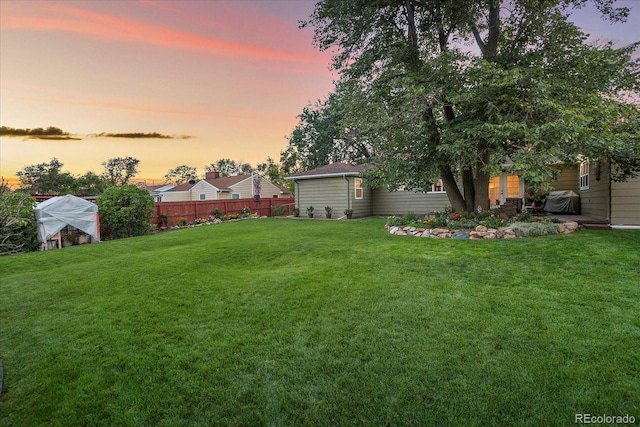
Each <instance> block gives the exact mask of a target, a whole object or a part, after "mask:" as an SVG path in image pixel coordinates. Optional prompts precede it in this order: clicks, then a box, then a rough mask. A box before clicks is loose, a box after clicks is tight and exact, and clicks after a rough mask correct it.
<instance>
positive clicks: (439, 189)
mask: <svg viewBox="0 0 640 427" xmlns="http://www.w3.org/2000/svg"><path fill="white" fill-rule="evenodd" d="M430 192H431V193H444V192H445V191H444V183H443V182H442V180H441V179H439V180H437V181H436V182H434V183H433V185H432V186H431V191H430Z"/></svg>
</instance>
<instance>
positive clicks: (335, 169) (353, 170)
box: [287, 162, 373, 180]
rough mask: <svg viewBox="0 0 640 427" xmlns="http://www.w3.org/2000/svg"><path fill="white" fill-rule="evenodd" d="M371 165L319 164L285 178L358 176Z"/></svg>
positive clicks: (371, 166)
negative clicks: (314, 167)
mask: <svg viewBox="0 0 640 427" xmlns="http://www.w3.org/2000/svg"><path fill="white" fill-rule="evenodd" d="M372 168H373V165H370V164H364V165H350V164H348V163H343V162H337V163H331V164H329V165H325V166H320V167H319V168H316V169H311V170H308V171H304V172H299V173H296V174H293V175H291V176H289V177H287V179H293V180H296V179H312V178H329V177H336V176H358V175H360V173H361V172H364V171H366V170H369V169H372Z"/></svg>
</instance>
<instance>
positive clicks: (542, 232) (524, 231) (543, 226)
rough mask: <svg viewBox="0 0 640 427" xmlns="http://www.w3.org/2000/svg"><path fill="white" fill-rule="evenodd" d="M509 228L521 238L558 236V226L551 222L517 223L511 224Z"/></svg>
mask: <svg viewBox="0 0 640 427" xmlns="http://www.w3.org/2000/svg"><path fill="white" fill-rule="evenodd" d="M511 228H512V229H513V230H514V231H515V232H516V234H517V235H519V236H520V235H521V236H523V237H530V236H548V235H552V234H558V226H557V225H556V224H554V223H552V222H544V221H537V222H517V223H514V224H512V225H511Z"/></svg>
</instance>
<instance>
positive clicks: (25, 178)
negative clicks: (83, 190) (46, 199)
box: [16, 157, 76, 195]
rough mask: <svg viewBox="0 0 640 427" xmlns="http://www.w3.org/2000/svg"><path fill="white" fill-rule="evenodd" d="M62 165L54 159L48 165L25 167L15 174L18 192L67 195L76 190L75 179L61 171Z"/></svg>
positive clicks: (39, 164)
mask: <svg viewBox="0 0 640 427" xmlns="http://www.w3.org/2000/svg"><path fill="white" fill-rule="evenodd" d="M62 166H64V164H63V163H62V162H60V160H58V159H56V158H55V157H54V158H52V159H51V161H50V162H49V163H46V162H45V163H38V164H37V165H29V166H25V167H24V169H22V170H20V171H18V172H16V176H17V177H18V179H19V180H20V190H21V191H24V192H27V193H31V194H54V195H57V194H67V193H70V192H73V191H74V189H75V188H76V179H75V178H74V177H73V175H71V173H69V172H64V171H62Z"/></svg>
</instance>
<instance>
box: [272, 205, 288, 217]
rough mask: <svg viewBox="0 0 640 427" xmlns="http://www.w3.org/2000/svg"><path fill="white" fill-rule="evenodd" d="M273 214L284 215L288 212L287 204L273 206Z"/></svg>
mask: <svg viewBox="0 0 640 427" xmlns="http://www.w3.org/2000/svg"><path fill="white" fill-rule="evenodd" d="M273 214H274V215H275V216H282V215H286V214H287V207H286V206H285V205H276V206H275V207H274V208H273Z"/></svg>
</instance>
